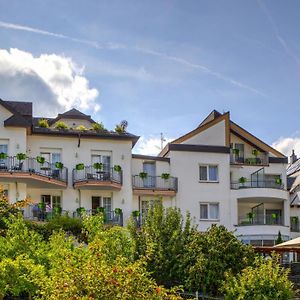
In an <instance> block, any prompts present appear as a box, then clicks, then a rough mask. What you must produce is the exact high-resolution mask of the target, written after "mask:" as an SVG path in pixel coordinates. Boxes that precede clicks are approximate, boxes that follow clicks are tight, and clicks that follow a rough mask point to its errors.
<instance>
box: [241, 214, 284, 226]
mask: <svg viewBox="0 0 300 300" xmlns="http://www.w3.org/2000/svg"><path fill="white" fill-rule="evenodd" d="M250 225H278V226H283V225H284V221H283V218H282V216H281V211H278V212H276V213H275V212H274V213H271V214H255V213H254V212H249V213H248V214H246V215H243V216H239V220H238V226H250Z"/></svg>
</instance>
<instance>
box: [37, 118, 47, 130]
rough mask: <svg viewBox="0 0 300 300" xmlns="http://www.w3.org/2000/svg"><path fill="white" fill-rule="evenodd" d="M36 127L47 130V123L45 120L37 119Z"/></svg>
mask: <svg viewBox="0 0 300 300" xmlns="http://www.w3.org/2000/svg"><path fill="white" fill-rule="evenodd" d="M38 125H39V127H42V128H49V123H48V120H47V119H39V122H38Z"/></svg>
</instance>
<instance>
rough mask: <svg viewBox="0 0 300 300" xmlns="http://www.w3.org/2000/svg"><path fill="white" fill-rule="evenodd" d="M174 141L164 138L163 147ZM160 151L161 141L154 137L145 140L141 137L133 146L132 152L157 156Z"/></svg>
mask: <svg viewBox="0 0 300 300" xmlns="http://www.w3.org/2000/svg"><path fill="white" fill-rule="evenodd" d="M173 140H174V139H170V138H165V141H164V143H163V146H165V145H166V144H167V143H169V142H171V141H173ZM160 151H161V139H160V138H155V137H149V138H146V137H144V136H141V137H140V139H139V141H138V142H137V144H136V145H135V147H134V149H133V152H134V153H137V154H143V155H157V154H158V153H159V152H160Z"/></svg>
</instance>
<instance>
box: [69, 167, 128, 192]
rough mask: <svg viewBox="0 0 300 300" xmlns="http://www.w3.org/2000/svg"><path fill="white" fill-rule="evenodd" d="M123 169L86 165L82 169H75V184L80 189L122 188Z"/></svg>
mask: <svg viewBox="0 0 300 300" xmlns="http://www.w3.org/2000/svg"><path fill="white" fill-rule="evenodd" d="M122 182H123V176H122V171H115V170H114V168H110V169H109V170H99V169H96V168H94V167H93V166H85V167H84V168H83V169H82V170H77V169H73V186H74V188H78V189H85V190H93V189H97V190H99V189H102V190H120V189H121V188H122Z"/></svg>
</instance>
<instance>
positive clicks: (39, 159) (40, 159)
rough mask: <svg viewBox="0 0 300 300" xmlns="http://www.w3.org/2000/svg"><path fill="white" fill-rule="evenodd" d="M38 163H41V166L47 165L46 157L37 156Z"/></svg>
mask: <svg viewBox="0 0 300 300" xmlns="http://www.w3.org/2000/svg"><path fill="white" fill-rule="evenodd" d="M36 161H37V162H38V163H39V164H41V165H42V164H44V163H45V157H43V156H37V157H36Z"/></svg>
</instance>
